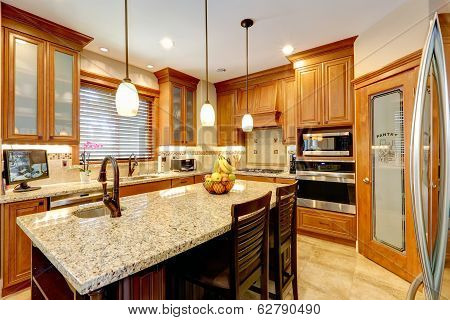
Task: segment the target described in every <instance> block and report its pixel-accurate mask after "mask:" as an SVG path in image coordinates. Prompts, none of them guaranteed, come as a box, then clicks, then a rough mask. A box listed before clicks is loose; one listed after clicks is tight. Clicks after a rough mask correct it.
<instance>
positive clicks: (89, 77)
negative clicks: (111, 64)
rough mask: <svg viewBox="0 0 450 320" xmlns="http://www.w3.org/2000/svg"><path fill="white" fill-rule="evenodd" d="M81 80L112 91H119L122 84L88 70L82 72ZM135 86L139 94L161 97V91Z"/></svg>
mask: <svg viewBox="0 0 450 320" xmlns="http://www.w3.org/2000/svg"><path fill="white" fill-rule="evenodd" d="M80 80H81V82H82V83H87V84H92V85H97V86H102V87H107V88H111V89H117V87H118V86H119V84H120V83H121V82H122V80H119V79H116V78H112V77H106V76H102V75H99V74H96V73H93V72H89V71H86V70H81V71H80ZM135 86H136V89H137V90H138V93H139V94H141V95H143V96H148V97H155V98H156V97H159V94H160V91H159V90H156V89H153V88H149V87H144V86H141V85H138V84H135Z"/></svg>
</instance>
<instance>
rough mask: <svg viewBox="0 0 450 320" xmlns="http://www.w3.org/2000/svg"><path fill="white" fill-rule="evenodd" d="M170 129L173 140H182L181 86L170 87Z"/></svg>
mask: <svg viewBox="0 0 450 320" xmlns="http://www.w3.org/2000/svg"><path fill="white" fill-rule="evenodd" d="M172 90H173V91H172V112H173V114H172V127H173V128H172V130H173V140H174V141H175V142H182V140H183V124H182V116H183V115H182V108H183V103H182V100H181V99H182V97H183V95H182V88H180V87H175V86H174V87H173V89H172Z"/></svg>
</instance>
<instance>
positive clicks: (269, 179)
mask: <svg viewBox="0 0 450 320" xmlns="http://www.w3.org/2000/svg"><path fill="white" fill-rule="evenodd" d="M236 179H239V180H247V181H259V182H271V183H281V184H293V183H295V179H289V178H274V177H263V176H248V175H244V174H237V175H236Z"/></svg>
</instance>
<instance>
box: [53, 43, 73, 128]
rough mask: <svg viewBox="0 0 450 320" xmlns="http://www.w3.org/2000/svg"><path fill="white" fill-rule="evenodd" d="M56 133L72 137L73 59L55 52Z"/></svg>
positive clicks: (68, 55) (70, 56)
mask: <svg viewBox="0 0 450 320" xmlns="http://www.w3.org/2000/svg"><path fill="white" fill-rule="evenodd" d="M54 59H55V60H54V61H55V74H54V76H55V93H54V94H55V97H54V98H55V114H54V117H55V123H54V125H55V128H54V130H55V132H53V134H54V135H56V136H72V127H73V125H72V112H73V59H74V57H73V56H72V55H70V54H66V53H63V52H59V51H55V57H54Z"/></svg>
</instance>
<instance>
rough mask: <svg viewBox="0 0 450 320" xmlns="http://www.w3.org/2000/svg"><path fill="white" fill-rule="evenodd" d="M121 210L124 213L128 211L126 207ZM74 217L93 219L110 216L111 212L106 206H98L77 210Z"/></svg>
mask: <svg viewBox="0 0 450 320" xmlns="http://www.w3.org/2000/svg"><path fill="white" fill-rule="evenodd" d="M120 210H121V211H122V212H123V211H125V210H126V207H125V206H121V207H120ZM73 215H74V216H75V217H77V218H80V219H93V218H99V217H103V216H109V215H110V212H109V210H108V208H106V207H105V206H104V205H100V206H98V205H96V206H95V207H87V208H80V209H78V210H76V211H75V212H74V213H73Z"/></svg>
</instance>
